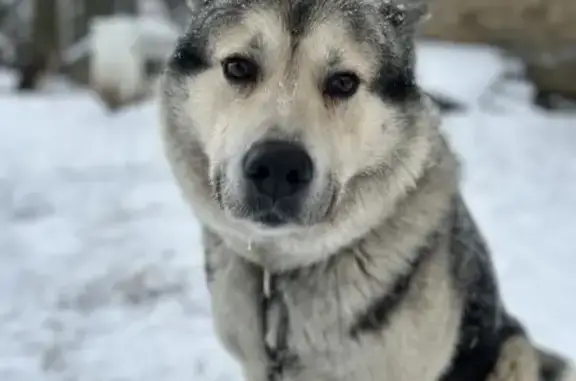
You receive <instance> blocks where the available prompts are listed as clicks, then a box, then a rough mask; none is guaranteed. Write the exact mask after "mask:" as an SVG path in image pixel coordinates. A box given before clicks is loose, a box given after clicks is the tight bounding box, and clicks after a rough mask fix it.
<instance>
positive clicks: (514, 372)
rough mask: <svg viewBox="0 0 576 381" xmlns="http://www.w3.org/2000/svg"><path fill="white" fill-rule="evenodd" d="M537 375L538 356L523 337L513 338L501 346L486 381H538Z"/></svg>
mask: <svg viewBox="0 0 576 381" xmlns="http://www.w3.org/2000/svg"><path fill="white" fill-rule="evenodd" d="M538 374H539V361H538V355H537V353H536V350H535V348H534V347H533V345H532V343H531V342H530V341H529V340H528V338H526V337H524V336H514V337H511V338H510V339H508V340H507V341H506V342H505V343H504V345H503V346H502V348H501V350H500V355H499V356H498V362H497V363H496V367H495V368H494V371H493V372H492V374H490V376H489V377H488V380H487V381H538V380H539V375H538Z"/></svg>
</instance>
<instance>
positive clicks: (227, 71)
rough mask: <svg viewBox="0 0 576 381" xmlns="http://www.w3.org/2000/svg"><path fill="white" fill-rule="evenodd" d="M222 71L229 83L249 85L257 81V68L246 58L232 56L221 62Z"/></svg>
mask: <svg viewBox="0 0 576 381" xmlns="http://www.w3.org/2000/svg"><path fill="white" fill-rule="evenodd" d="M222 71H223V72H224V76H225V77H226V79H227V80H228V81H230V82H233V83H240V84H249V83H253V82H256V80H257V79H258V72H259V68H258V65H257V64H256V63H255V62H254V61H252V60H250V59H248V58H244V57H238V56H232V57H229V58H226V59H225V60H224V61H222Z"/></svg>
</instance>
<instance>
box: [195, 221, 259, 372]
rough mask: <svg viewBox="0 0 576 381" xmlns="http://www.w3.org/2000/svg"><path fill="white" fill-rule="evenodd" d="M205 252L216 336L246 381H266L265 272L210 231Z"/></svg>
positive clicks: (205, 244) (206, 236)
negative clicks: (263, 299) (240, 367)
mask: <svg viewBox="0 0 576 381" xmlns="http://www.w3.org/2000/svg"><path fill="white" fill-rule="evenodd" d="M204 248H205V264H206V276H207V280H208V288H209V290H210V296H211V302H212V314H213V316H214V318H213V319H214V327H215V330H216V333H217V334H218V336H219V338H220V340H221V341H222V343H223V344H224V346H225V347H226V349H227V350H228V351H229V352H230V353H231V354H232V355H233V356H234V357H235V358H236V360H237V361H239V362H240V363H241V365H242V368H243V371H244V378H245V380H246V381H266V380H267V378H268V376H267V355H266V350H265V347H264V332H263V319H262V272H261V270H260V269H259V268H258V267H257V266H255V265H253V264H251V263H249V262H248V261H246V260H245V259H243V258H241V257H240V256H238V255H237V254H235V253H234V252H232V250H230V249H229V248H228V247H227V246H226V245H225V244H224V243H223V242H222V240H221V239H220V238H219V237H218V236H216V235H215V234H213V233H211V232H208V231H205V232H204Z"/></svg>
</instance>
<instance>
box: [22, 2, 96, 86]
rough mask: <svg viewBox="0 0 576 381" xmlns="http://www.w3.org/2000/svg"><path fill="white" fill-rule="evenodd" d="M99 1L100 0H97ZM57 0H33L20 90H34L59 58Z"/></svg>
mask: <svg viewBox="0 0 576 381" xmlns="http://www.w3.org/2000/svg"><path fill="white" fill-rule="evenodd" d="M99 1H100V0H99ZM58 26H59V21H58V0H35V1H34V10H33V17H32V41H31V43H30V49H29V53H28V54H27V55H26V57H23V62H21V64H20V80H19V84H18V89H19V90H21V91H27V90H35V89H36V88H37V87H38V83H39V81H40V79H41V78H42V77H43V76H44V75H45V74H46V73H47V71H49V70H50V68H51V67H53V65H57V64H58V60H59V53H60V51H59V48H60V44H59V42H60V41H59V40H60V38H59V37H60V35H59V28H58Z"/></svg>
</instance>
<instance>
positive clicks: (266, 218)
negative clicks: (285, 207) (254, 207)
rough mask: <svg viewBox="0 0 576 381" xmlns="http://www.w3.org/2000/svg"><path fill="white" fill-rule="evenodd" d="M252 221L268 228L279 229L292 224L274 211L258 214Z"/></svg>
mask: <svg viewBox="0 0 576 381" xmlns="http://www.w3.org/2000/svg"><path fill="white" fill-rule="evenodd" d="M252 220H254V221H255V222H257V223H260V224H262V225H264V226H266V227H268V228H278V227H281V226H284V225H287V224H289V223H290V222H292V221H290V219H289V218H286V217H285V216H283V215H282V214H281V213H278V212H276V211H274V210H271V211H267V212H264V213H258V214H256V215H254V217H253V218H252Z"/></svg>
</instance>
